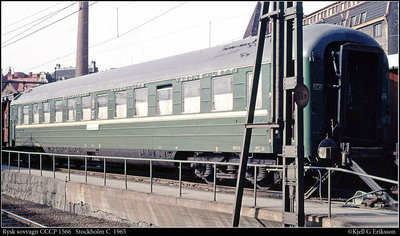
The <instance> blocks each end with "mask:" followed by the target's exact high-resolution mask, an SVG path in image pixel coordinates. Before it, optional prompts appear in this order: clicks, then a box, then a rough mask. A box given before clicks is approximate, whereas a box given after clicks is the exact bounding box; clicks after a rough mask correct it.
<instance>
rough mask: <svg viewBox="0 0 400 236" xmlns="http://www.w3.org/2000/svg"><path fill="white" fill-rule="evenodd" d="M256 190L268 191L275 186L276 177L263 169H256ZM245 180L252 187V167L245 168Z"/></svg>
mask: <svg viewBox="0 0 400 236" xmlns="http://www.w3.org/2000/svg"><path fill="white" fill-rule="evenodd" d="M257 168H258V169H257V188H258V189H260V190H264V191H265V190H268V189H270V188H272V187H273V186H274V185H275V184H276V175H275V173H273V172H267V171H266V169H265V168H262V167H257ZM246 179H247V180H248V181H250V182H251V183H252V184H253V185H254V167H249V168H247V171H246Z"/></svg>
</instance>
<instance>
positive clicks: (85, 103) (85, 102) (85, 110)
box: [81, 96, 91, 120]
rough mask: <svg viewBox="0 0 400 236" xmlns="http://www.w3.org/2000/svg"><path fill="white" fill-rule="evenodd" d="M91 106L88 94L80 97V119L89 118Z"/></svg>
mask: <svg viewBox="0 0 400 236" xmlns="http://www.w3.org/2000/svg"><path fill="white" fill-rule="evenodd" d="M90 114H91V107H90V96H85V97H82V116H81V120H90Z"/></svg>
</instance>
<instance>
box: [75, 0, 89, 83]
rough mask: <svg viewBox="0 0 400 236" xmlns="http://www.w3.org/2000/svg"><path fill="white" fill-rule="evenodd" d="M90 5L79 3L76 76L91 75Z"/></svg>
mask: <svg viewBox="0 0 400 236" xmlns="http://www.w3.org/2000/svg"><path fill="white" fill-rule="evenodd" d="M88 29H89V3H88V2H79V15H78V40H77V49H76V68H75V76H76V77H78V76H82V75H87V74H88V73H89V71H88V70H89V69H88V68H89V45H88V44H89V30H88Z"/></svg>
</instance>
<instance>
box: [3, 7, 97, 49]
mask: <svg viewBox="0 0 400 236" xmlns="http://www.w3.org/2000/svg"><path fill="white" fill-rule="evenodd" d="M96 3H97V2H94V3H92V4H91V5H89V6H92V5H94V4H96ZM79 11H80V10H77V11H75V12H72V13H71V14H68V15H66V16H64V17H63V18H61V19H58V20H56V21H54V22H52V23H50V24H48V25H46V26H44V27H42V28H40V29H38V30H36V31H34V32H32V33H30V34H28V35H25V36H23V37H21V38H19V39H17V40H14V41H12V42H11V43H9V44H7V45H4V46H2V47H1V48H5V47H7V46H9V45H12V44H14V43H16V42H18V41H20V40H22V39H24V38H26V37H28V36H31V35H33V34H35V33H37V32H39V31H41V30H43V29H45V28H47V27H49V26H52V25H54V24H55V23H57V22H60V21H62V20H64V19H66V18H68V17H70V16H72V15H74V14H75V13H77V12H79Z"/></svg>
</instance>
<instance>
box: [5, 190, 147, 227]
mask: <svg viewBox="0 0 400 236" xmlns="http://www.w3.org/2000/svg"><path fill="white" fill-rule="evenodd" d="M1 200H2V202H1V203H2V225H1V226H2V227H36V228H37V227H63V228H65V227H73V228H81V227H90V228H91V227H94V228H97V227H117V228H128V227H149V226H150V225H147V224H145V223H142V224H134V223H128V222H117V221H110V220H105V219H100V218H95V217H91V216H84V215H77V214H73V213H70V212H66V211H62V210H59V209H55V208H52V207H49V206H45V205H41V204H37V203H34V202H30V201H26V200H21V199H17V198H13V197H10V196H8V195H4V194H2V195H1ZM4 209H5V210H6V211H3V210H4Z"/></svg>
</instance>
